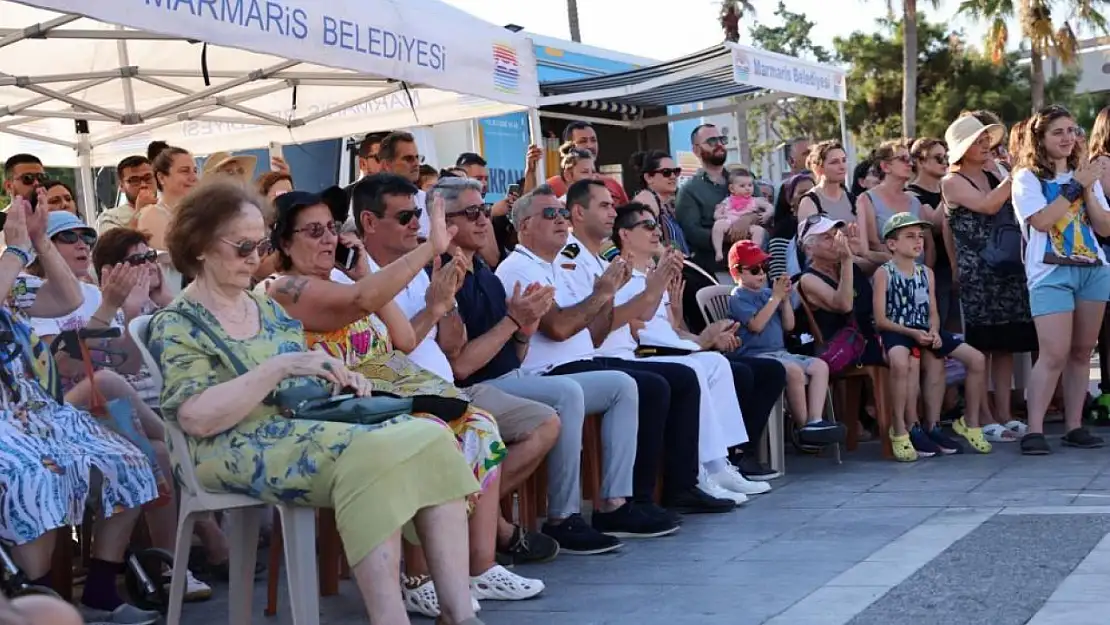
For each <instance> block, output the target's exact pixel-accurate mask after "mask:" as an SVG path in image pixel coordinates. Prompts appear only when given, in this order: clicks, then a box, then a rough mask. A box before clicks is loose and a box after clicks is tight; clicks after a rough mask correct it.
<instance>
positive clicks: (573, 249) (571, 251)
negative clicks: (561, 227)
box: [561, 243, 582, 259]
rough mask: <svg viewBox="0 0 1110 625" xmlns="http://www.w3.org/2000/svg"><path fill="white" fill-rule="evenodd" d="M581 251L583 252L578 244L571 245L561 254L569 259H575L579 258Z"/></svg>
mask: <svg viewBox="0 0 1110 625" xmlns="http://www.w3.org/2000/svg"><path fill="white" fill-rule="evenodd" d="M581 251H582V250H581V249H580V248H579V247H578V244H577V243H571V244H569V245H567V246H565V247H564V248H563V251H562V252H561V254H562V255H563V256H566V257H567V258H572V259H573V258H578V254H579V253H581Z"/></svg>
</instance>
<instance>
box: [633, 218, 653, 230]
mask: <svg viewBox="0 0 1110 625" xmlns="http://www.w3.org/2000/svg"><path fill="white" fill-rule="evenodd" d="M636 228H643V229H644V230H647V231H648V232H654V231H656V230H658V229H659V222H658V221H655V220H654V219H644V220H641V221H637V222H636V223H634V224H631V225H629V226H628V229H629V230H635V229H636Z"/></svg>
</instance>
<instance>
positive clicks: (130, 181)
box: [123, 174, 154, 187]
mask: <svg viewBox="0 0 1110 625" xmlns="http://www.w3.org/2000/svg"><path fill="white" fill-rule="evenodd" d="M123 183H124V184H126V185H127V186H129V187H137V186H139V185H141V184H154V174H147V175H145V176H131V177H130V178H126V179H125V180H124V181H123Z"/></svg>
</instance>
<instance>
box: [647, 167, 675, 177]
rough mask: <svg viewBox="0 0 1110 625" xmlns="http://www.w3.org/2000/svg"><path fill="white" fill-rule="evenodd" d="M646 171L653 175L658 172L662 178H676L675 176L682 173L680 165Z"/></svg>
mask: <svg viewBox="0 0 1110 625" xmlns="http://www.w3.org/2000/svg"><path fill="white" fill-rule="evenodd" d="M648 173H649V174H651V175H653V176H654V175H655V174H659V175H660V176H663V177H664V178H677V177H679V176H681V175H682V168H681V167H666V168H663V169H653V170H651V171H649V172H648Z"/></svg>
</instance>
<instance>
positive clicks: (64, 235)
mask: <svg viewBox="0 0 1110 625" xmlns="http://www.w3.org/2000/svg"><path fill="white" fill-rule="evenodd" d="M78 241H82V242H84V243H85V245H87V246H89V247H92V246H94V245H96V235H95V234H93V233H91V232H85V231H77V230H63V231H62V232H59V233H58V234H55V235H54V242H55V243H65V244H66V245H75V244H76V243H77V242H78Z"/></svg>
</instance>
